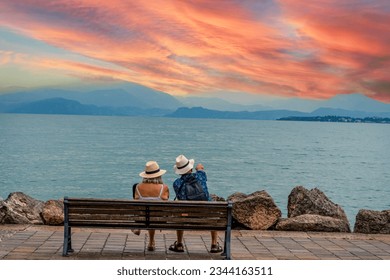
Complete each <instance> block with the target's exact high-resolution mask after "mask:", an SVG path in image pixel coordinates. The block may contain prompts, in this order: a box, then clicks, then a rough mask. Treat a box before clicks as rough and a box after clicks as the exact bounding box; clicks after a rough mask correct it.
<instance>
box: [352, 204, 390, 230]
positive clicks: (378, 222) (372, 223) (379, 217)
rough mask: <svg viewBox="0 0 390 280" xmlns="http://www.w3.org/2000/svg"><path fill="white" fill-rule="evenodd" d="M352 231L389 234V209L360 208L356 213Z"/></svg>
mask: <svg viewBox="0 0 390 280" xmlns="http://www.w3.org/2000/svg"><path fill="white" fill-rule="evenodd" d="M353 231H354V232H359V233H387V234H390V210H384V211H374V210H367V209H361V210H359V212H358V213H357V215H356V221H355V227H354V230H353Z"/></svg>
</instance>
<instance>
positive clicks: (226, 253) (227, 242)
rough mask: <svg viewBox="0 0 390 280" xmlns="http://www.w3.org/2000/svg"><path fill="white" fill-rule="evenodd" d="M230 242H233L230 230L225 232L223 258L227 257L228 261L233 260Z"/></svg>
mask: <svg viewBox="0 0 390 280" xmlns="http://www.w3.org/2000/svg"><path fill="white" fill-rule="evenodd" d="M230 242H231V231H230V229H228V230H226V231H225V241H224V246H223V247H224V248H223V253H222V255H223V256H226V259H227V260H231V252H230Z"/></svg>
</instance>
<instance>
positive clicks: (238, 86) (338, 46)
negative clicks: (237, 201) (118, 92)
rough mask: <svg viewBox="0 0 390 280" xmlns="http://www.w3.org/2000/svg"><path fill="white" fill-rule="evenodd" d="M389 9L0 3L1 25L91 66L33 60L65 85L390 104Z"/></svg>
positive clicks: (286, 2) (378, 4) (362, 4)
mask: <svg viewBox="0 0 390 280" xmlns="http://www.w3.org/2000/svg"><path fill="white" fill-rule="evenodd" d="M387 3H388V2H386V1H372V2H368V1H352V0H347V1H336V0H328V1H325V0H324V1H321V2H314V3H313V2H310V3H309V2H308V3H305V5H303V6H302V1H297V0H283V1H271V0H270V1H223V2H220V1H195V2H191V1H178V0H176V1H175V0H172V1H166V0H164V1H129V2H128V1H120V0H113V1H95V0H74V1H54V2H49V1H44V0H35V1H32V0H31V1H29V0H25V1H23V4H22V3H19V2H18V1H8V3H7V2H6V3H4V2H3V3H0V11H1V12H0V24H1V25H3V26H6V27H7V28H11V29H13V30H17V31H18V32H20V33H22V34H24V35H25V36H28V37H31V38H35V39H36V40H40V41H43V42H46V43H47V44H50V45H52V46H55V47H58V48H60V49H63V50H67V51H69V52H70V53H75V54H77V55H78V56H83V57H86V58H89V59H90V61H88V62H87V61H79V60H78V59H77V58H75V59H74V61H70V60H69V59H64V58H62V57H57V58H53V57H51V56H50V58H47V60H40V64H41V66H42V67H53V65H52V63H53V61H57V62H60V63H57V64H56V66H55V67H53V69H54V68H57V69H60V71H63V72H64V73H66V74H67V75H74V76H80V77H83V78H85V77H90V78H91V79H96V77H102V78H108V79H120V80H126V81H131V82H136V83H140V84H143V85H146V86H149V87H152V88H155V89H158V90H162V91H165V92H168V93H172V94H183V93H199V92H208V91H216V90H220V91H221V90H222V91H223V90H226V91H235V90H236V91H246V92H250V93H257V94H271V95H281V96H282V95H283V96H301V97H306V98H327V97H331V96H333V95H335V94H339V93H351V92H362V93H364V94H367V95H370V96H374V97H376V98H378V99H381V100H384V101H390V97H389V96H390V93H389V90H388V89H389V86H388V85H389V83H390V80H389V79H390V75H388V74H385V73H387V72H388V69H390V68H389V67H390V62H389V61H390V59H389V55H388V54H389V51H390V49H389V48H390V47H389V46H390V35H389V34H390V32H389V28H388V27H387V24H386V18H388V17H389V13H390V8H389V4H387ZM51 55H52V56H55V54H51ZM7 61H9V60H8V59H6V58H3V59H2V60H0V63H7Z"/></svg>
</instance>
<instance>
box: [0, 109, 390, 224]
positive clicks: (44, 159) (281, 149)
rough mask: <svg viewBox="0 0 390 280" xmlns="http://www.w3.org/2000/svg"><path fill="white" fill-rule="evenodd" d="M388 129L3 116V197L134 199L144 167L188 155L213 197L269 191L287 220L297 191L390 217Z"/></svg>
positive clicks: (351, 215)
mask: <svg viewBox="0 0 390 280" xmlns="http://www.w3.org/2000/svg"><path fill="white" fill-rule="evenodd" d="M389 144H390V125H383V124H351V123H349V124H347V123H317V122H280V121H249V120H209V119H171V118H138V117H100V116H63V115H16V114H0V197H3V198H4V199H5V198H6V197H7V196H8V194H9V193H11V192H15V191H22V192H24V193H26V194H28V195H30V196H32V197H34V198H37V199H40V200H48V199H58V198H62V197H63V196H66V195H67V196H76V197H107V198H130V197H131V186H132V184H133V183H136V182H138V181H139V180H140V177H139V176H138V174H139V173H140V172H141V171H143V168H144V165H145V162H146V161H148V160H157V161H158V163H159V164H160V167H161V168H163V169H167V170H168V172H167V173H166V175H164V177H163V178H164V181H165V183H166V184H168V185H169V186H170V190H171V197H172V198H173V197H174V192H173V189H172V182H173V181H174V180H175V179H176V178H177V177H176V175H175V174H174V172H173V164H174V162H175V158H176V156H177V155H179V154H181V153H183V154H185V155H186V156H187V157H188V158H194V159H195V161H196V162H202V163H203V164H204V166H205V168H206V171H207V173H208V185H209V189H210V192H211V193H215V194H217V195H219V196H222V197H225V198H226V197H227V196H229V195H230V194H232V193H234V192H243V193H247V194H249V193H252V192H254V191H258V190H266V191H267V192H268V193H269V194H270V195H271V196H272V197H273V199H274V200H275V203H276V204H277V205H278V206H279V208H280V209H281V210H282V213H283V217H286V216H287V209H286V207H287V198H288V195H289V193H290V192H291V190H292V189H293V188H294V187H295V186H298V185H302V186H304V187H306V188H308V189H311V188H314V187H317V188H319V189H320V190H322V191H323V192H324V193H325V194H326V195H327V196H328V197H329V198H330V199H331V200H332V201H333V202H334V203H337V204H339V205H340V206H341V207H343V209H344V210H345V212H346V213H347V216H348V219H349V221H350V222H351V226H352V227H353V224H354V221H355V216H356V214H357V212H358V210H359V209H362V208H367V209H372V210H384V209H390V149H389V148H390V145H389Z"/></svg>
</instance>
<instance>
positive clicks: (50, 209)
mask: <svg viewBox="0 0 390 280" xmlns="http://www.w3.org/2000/svg"><path fill="white" fill-rule="evenodd" d="M41 216H42V220H43V222H44V224H45V225H53V226H57V225H63V224H64V204H63V201H62V200H48V201H46V203H45V204H44V205H43V209H42V214H41Z"/></svg>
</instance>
